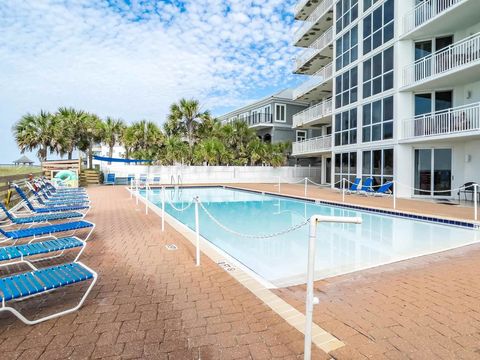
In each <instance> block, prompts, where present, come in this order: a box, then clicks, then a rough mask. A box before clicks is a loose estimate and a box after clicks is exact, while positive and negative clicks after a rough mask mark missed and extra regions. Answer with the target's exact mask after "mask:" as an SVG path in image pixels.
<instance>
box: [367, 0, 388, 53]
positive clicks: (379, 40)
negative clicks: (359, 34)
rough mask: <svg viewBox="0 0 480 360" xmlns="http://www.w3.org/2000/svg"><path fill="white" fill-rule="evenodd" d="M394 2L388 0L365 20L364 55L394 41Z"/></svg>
mask: <svg viewBox="0 0 480 360" xmlns="http://www.w3.org/2000/svg"><path fill="white" fill-rule="evenodd" d="M393 9H394V3H393V0H387V1H385V3H383V5H382V6H379V7H378V8H376V9H375V10H374V11H373V12H372V13H371V14H369V15H367V16H365V18H364V19H363V54H364V55H365V54H367V53H369V52H370V51H372V50H374V49H376V48H378V47H379V46H380V45H382V44H385V43H386V42H388V41H390V40H392V39H393V35H394V34H393V15H394V14H393V11H394V10H393Z"/></svg>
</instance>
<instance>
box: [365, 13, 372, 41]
mask: <svg viewBox="0 0 480 360" xmlns="http://www.w3.org/2000/svg"><path fill="white" fill-rule="evenodd" d="M371 33H372V15H371V14H370V15H368V16H366V17H365V19H363V37H364V38H367V37H368V36H369V35H370V34H371Z"/></svg>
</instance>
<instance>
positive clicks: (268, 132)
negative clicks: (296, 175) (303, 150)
mask: <svg viewBox="0 0 480 360" xmlns="http://www.w3.org/2000/svg"><path fill="white" fill-rule="evenodd" d="M307 106H308V102H306V101H300V100H293V90H292V89H285V90H282V91H280V92H278V93H276V94H274V95H271V96H267V97H265V98H263V99H260V100H258V101H255V102H253V103H250V104H248V105H246V106H243V107H241V108H238V109H235V110H233V111H231V112H229V113H227V114H225V115H222V116H219V117H218V119H219V120H220V121H221V122H222V123H228V122H233V121H239V120H240V121H244V122H246V123H247V124H248V125H249V127H250V128H252V129H254V130H255V131H256V133H257V135H258V137H259V138H260V139H262V140H263V141H265V142H271V143H277V142H287V141H288V142H297V141H302V140H305V139H307V138H312V137H315V136H318V135H320V134H321V129H316V128H312V129H293V128H292V121H293V115H294V114H296V113H298V112H300V111H302V110H304V109H306V108H307ZM300 159H301V158H299V160H300ZM311 160H312V161H313V160H314V159H311ZM300 162H301V161H300ZM308 162H310V161H308Z"/></svg>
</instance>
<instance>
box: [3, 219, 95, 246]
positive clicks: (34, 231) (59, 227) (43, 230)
mask: <svg viewBox="0 0 480 360" xmlns="http://www.w3.org/2000/svg"><path fill="white" fill-rule="evenodd" d="M84 229H90V231H89V232H88V234H87V236H86V237H85V239H84V241H87V240H88V238H89V237H90V235H91V234H92V232H93V229H95V224H93V223H91V222H89V221H85V220H80V221H71V222H66V223H60V224H53V225H42V226H36V227H30V228H26V229H19V230H10V231H5V230H4V229H2V228H0V235H2V236H3V238H2V237H0V243H2V242H6V241H13V242H14V243H16V242H17V241H18V240H20V239H26V238H33V240H35V239H38V238H47V237H54V236H53V234H57V233H63V232H67V231H71V232H72V234H71V235H70V236H73V235H74V234H75V232H76V231H77V230H84ZM33 240H32V241H33Z"/></svg>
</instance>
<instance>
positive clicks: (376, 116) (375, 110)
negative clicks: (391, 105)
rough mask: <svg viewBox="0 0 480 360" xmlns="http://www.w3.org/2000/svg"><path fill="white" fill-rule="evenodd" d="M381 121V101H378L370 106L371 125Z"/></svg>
mask: <svg viewBox="0 0 480 360" xmlns="http://www.w3.org/2000/svg"><path fill="white" fill-rule="evenodd" d="M381 121H382V101H381V100H378V101H375V102H374V103H373V104H372V123H379V122H381Z"/></svg>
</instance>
